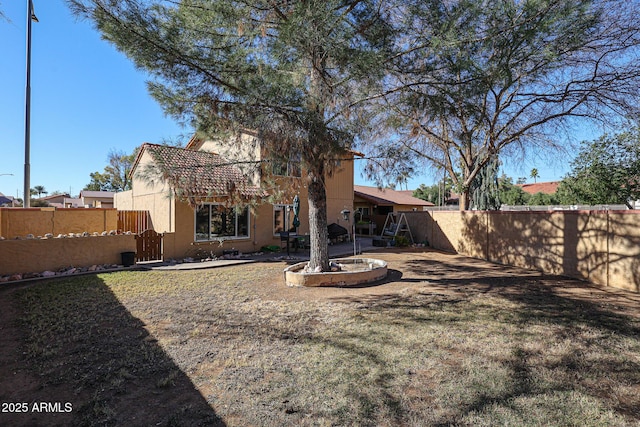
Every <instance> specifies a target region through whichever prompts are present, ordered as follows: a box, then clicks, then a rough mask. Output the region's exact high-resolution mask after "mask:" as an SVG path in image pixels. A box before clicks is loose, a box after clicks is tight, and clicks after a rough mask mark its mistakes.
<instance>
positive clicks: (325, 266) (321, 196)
mask: <svg viewBox="0 0 640 427" xmlns="http://www.w3.org/2000/svg"><path fill="white" fill-rule="evenodd" d="M320 169H321V170H316V171H310V172H309V234H310V235H311V236H310V239H311V242H310V244H311V259H310V261H309V268H310V269H312V270H315V269H317V268H318V267H320V270H321V271H329V236H328V234H329V233H328V231H327V193H326V191H325V186H324V173H323V171H322V168H320Z"/></svg>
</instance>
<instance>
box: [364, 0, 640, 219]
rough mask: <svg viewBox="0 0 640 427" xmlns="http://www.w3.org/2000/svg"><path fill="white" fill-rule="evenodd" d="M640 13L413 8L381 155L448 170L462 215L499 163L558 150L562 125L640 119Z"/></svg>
mask: <svg viewBox="0 0 640 427" xmlns="http://www.w3.org/2000/svg"><path fill="white" fill-rule="evenodd" d="M639 12H640V10H639V7H638V1H636V0H633V1H629V2H625V3H624V7H621V4H620V2H617V1H609V0H603V1H584V0H563V1H557V0H525V1H514V0H496V1H490V2H480V1H476V0H454V1H448V0H447V1H445V0H428V1H425V0H414V1H411V0H409V1H407V2H406V5H405V7H403V8H402V9H401V10H400V11H398V14H397V15H398V16H397V18H396V23H397V25H398V26H399V27H400V29H399V33H400V34H401V35H402V36H401V37H398V38H397V46H396V48H397V50H398V51H399V53H398V55H396V56H395V57H394V60H393V61H392V62H390V64H389V65H390V74H389V77H388V80H387V81H388V82H389V83H390V85H393V86H394V87H395V89H394V90H393V91H390V92H389V94H388V96H386V97H385V101H386V104H384V106H383V108H384V109H385V110H386V111H387V112H388V114H386V115H385V116H384V120H385V121H384V125H385V126H388V125H391V126H392V127H391V129H392V135H391V136H389V135H387V136H386V137H384V138H378V140H377V141H376V142H377V143H378V145H377V146H375V148H377V149H378V150H379V151H384V152H389V151H392V152H393V151H394V150H393V149H392V148H391V147H392V146H394V147H396V149H395V151H397V152H403V153H410V154H411V156H399V157H398V159H397V160H398V161H399V162H402V161H404V162H410V163H415V162H425V163H427V164H432V165H434V166H435V167H444V168H445V169H446V170H447V171H448V173H449V175H450V177H451V178H452V179H453V180H454V182H456V184H459V185H460V187H461V188H462V191H463V195H462V197H461V207H462V208H466V207H467V206H468V203H467V202H468V201H469V190H470V188H471V186H472V184H473V182H474V179H475V178H476V176H477V175H478V174H479V173H480V171H482V170H483V168H484V167H485V166H486V165H487V164H488V163H489V162H491V161H492V159H494V158H496V157H498V156H522V155H526V153H527V152H528V150H530V149H534V150H540V149H549V148H550V149H562V142H561V141H560V140H559V139H558V137H559V132H558V130H559V129H565V130H567V131H568V132H570V131H571V128H572V126H573V125H575V124H576V123H578V121H582V120H587V121H597V122H602V123H609V124H611V123H615V122H616V121H618V120H620V119H621V118H622V119H624V118H626V117H637V114H638V96H637V90H638V87H640V61H638V54H639V52H640V50H639V43H640V22H639V21H638V20H637V16H638V14H639ZM407 46H411V47H412V48H411V49H408V50H406V47H407ZM374 151H375V150H374ZM375 166H376V165H375V164H373V166H372V168H371V171H370V172H372V175H375V176H377V177H378V178H380V179H382V180H383V179H385V174H386V172H385V171H384V170H383V169H381V168H378V167H375ZM395 167H396V168H399V167H400V166H398V165H396V166H395ZM456 172H459V174H457V173H456Z"/></svg>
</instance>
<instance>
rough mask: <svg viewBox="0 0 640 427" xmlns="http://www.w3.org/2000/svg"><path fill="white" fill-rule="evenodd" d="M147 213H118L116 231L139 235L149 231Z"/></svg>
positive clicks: (149, 224) (149, 221)
mask: <svg viewBox="0 0 640 427" xmlns="http://www.w3.org/2000/svg"><path fill="white" fill-rule="evenodd" d="M151 228H152V227H151V219H150V216H149V211H118V230H120V231H121V232H126V231H130V232H132V233H134V234H140V233H142V232H143V231H145V230H148V229H151Z"/></svg>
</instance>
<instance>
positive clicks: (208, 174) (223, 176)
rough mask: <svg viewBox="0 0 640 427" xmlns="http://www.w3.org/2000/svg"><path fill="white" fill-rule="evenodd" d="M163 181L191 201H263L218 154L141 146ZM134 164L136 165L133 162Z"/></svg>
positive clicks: (242, 176)
mask: <svg viewBox="0 0 640 427" xmlns="http://www.w3.org/2000/svg"><path fill="white" fill-rule="evenodd" d="M143 151H148V152H149V154H150V155H151V157H152V158H153V159H154V160H155V167H157V171H158V172H159V173H160V175H161V176H162V178H164V179H165V180H167V181H168V182H169V184H170V185H171V186H172V187H173V188H174V189H176V190H178V191H179V192H181V193H182V194H183V195H185V196H187V197H190V198H204V197H226V196H229V195H232V194H233V193H235V194H239V195H241V196H243V197H264V196H266V195H267V194H266V192H265V191H264V190H262V189H260V188H258V187H255V186H253V185H251V184H250V183H249V181H248V180H247V178H246V177H245V176H244V175H243V174H242V172H241V171H240V169H238V168H237V167H235V166H234V165H233V164H231V163H230V162H228V161H227V160H225V159H224V158H222V157H220V156H219V155H217V154H213V153H209V152H206V151H195V150H188V149H184V148H179V147H169V146H165V145H156V144H148V143H147V144H144V145H143V146H142V149H141V150H140V152H141V153H142V152H143ZM136 163H137V161H136Z"/></svg>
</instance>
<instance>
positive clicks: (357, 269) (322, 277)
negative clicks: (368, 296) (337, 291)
mask: <svg viewBox="0 0 640 427" xmlns="http://www.w3.org/2000/svg"><path fill="white" fill-rule="evenodd" d="M331 262H332V263H335V264H338V265H340V266H341V267H342V270H341V271H324V272H321V273H314V272H306V271H304V269H305V267H306V266H307V263H306V262H299V263H297V264H294V265H292V266H290V267H287V268H285V269H284V279H285V281H286V283H287V286H354V285H361V284H363V283H371V282H375V281H376V280H381V279H384V278H385V277H387V263H386V262H384V261H381V260H379V259H373V258H339V259H332V260H331Z"/></svg>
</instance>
